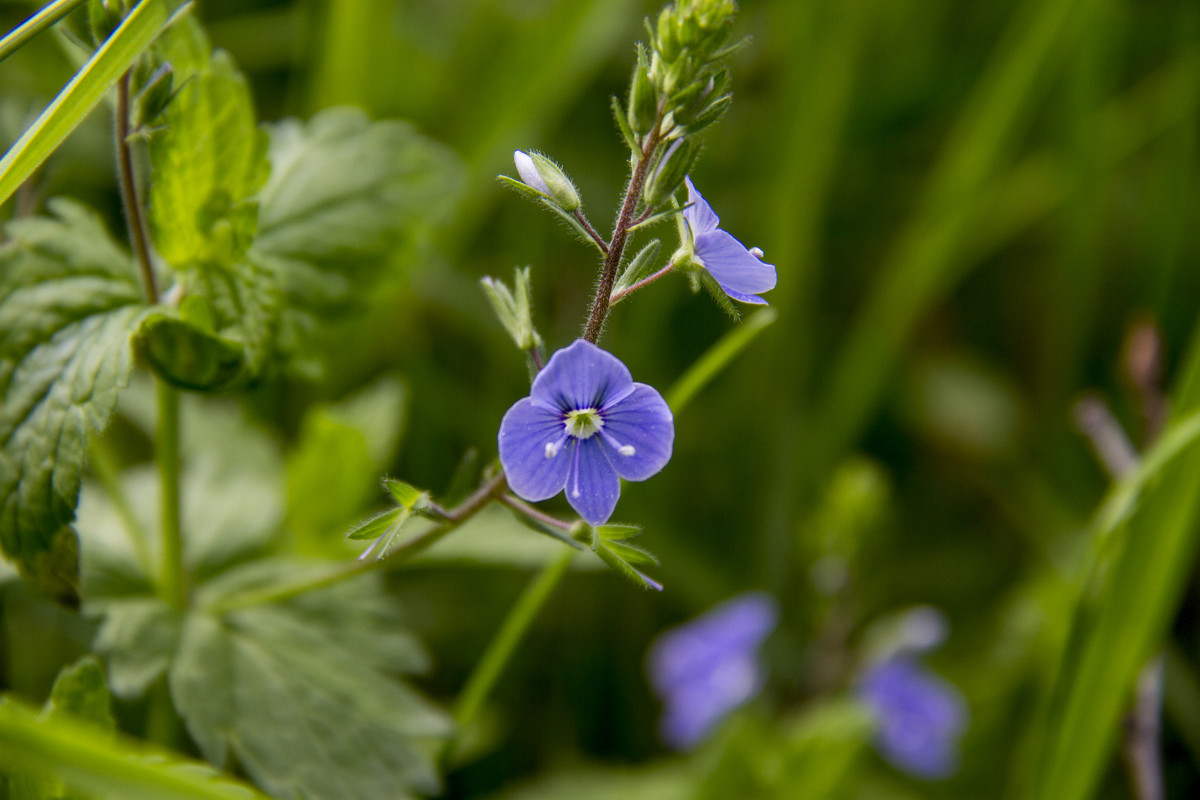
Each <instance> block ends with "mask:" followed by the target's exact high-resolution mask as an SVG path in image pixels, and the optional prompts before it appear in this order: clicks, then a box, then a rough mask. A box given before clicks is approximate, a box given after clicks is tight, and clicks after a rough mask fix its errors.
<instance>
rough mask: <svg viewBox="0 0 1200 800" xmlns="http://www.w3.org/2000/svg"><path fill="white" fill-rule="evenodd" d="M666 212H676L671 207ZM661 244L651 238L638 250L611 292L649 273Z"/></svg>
mask: <svg viewBox="0 0 1200 800" xmlns="http://www.w3.org/2000/svg"><path fill="white" fill-rule="evenodd" d="M667 213H670V214H676V213H678V212H677V211H675V210H674V209H672V210H671V211H670V212H667ZM661 246H662V242H660V241H659V240H658V239H652V240H651V241H650V242H649V243H648V244H647V245H646V246H645V247H643V248H642V249H641V250H639V251H638V254H637V255H636V256H634V257H633V259H632V260H631V261H630V262H629V264H628V265H627V266H626V267H625V269H624V270H622V271H621V274H620V276H619V277H618V278H617V282H616V284H614V285H613V290H612V293H613V294H618V293H619V292H622V291H624V290H625V289H628V288H629V287H630V286H633V285H634V284H635V283H637V282H638V281H640V280H641V279H642V278H644V277H646V276H647V275H649V274H650V268H651V267H653V266H654V259H656V258H658V251H659V249H660V248H661Z"/></svg>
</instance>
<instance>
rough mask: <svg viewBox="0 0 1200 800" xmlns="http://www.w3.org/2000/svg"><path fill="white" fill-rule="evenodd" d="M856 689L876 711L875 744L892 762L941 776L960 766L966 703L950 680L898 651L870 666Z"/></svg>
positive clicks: (912, 770)
mask: <svg viewBox="0 0 1200 800" xmlns="http://www.w3.org/2000/svg"><path fill="white" fill-rule="evenodd" d="M858 695H859V697H860V698H862V700H863V702H864V703H866V705H867V707H868V708H870V709H871V711H872V713H873V714H874V715H875V718H876V722H877V725H878V728H877V731H876V739H875V746H876V748H877V749H878V750H879V753H880V755H882V756H883V757H884V758H886V759H887V760H888V761H889V762H891V764H892V765H893V766H895V767H896V768H898V769H900V770H903V771H904V772H907V773H909V774H910V775H913V776H915V777H918V778H945V777H948V776H950V775H951V774H953V773H954V771H955V770H956V769H957V768H958V740H959V738H960V737H961V736H962V733H963V729H964V728H966V725H967V704H966V701H965V700H963V698H962V695H961V694H960V693H959V691H958V689H956V688H955V687H954V686H953V685H952V684H950V683H948V682H947V681H945V680H943V679H942V678H940V677H939V676H937V675H935V674H934V673H933V672H930V671H929V670H928V669H926V668H925V667H924V666H922V665H921V664H920V663H919V662H918V661H916V660H915V659H914V658H912V657H910V656H906V655H899V656H894V657H892V658H889V659H887V660H885V661H882V662H880V663H879V664H876V665H875V666H873V667H872V668H871V669H870V670H869V671H868V672H867V673H866V675H865V676H864V677H863V679H862V681H861V683H860V684H859V686H858Z"/></svg>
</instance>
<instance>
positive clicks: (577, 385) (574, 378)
mask: <svg viewBox="0 0 1200 800" xmlns="http://www.w3.org/2000/svg"><path fill="white" fill-rule="evenodd" d="M632 391H633V376H632V375H630V374H629V369H628V368H627V367H626V366H625V365H624V364H622V363H621V361H620V359H618V358H617V357H616V356H614V355H613V354H612V353H608V352H606V351H604V350H601V349H600V348H599V347H597V346H596V345H594V344H592V343H591V342H589V341H586V340H584V339H576V340H575V342H574V343H572V344H571V345H569V346H567V347H564V348H563V349H562V350H559V351H558V352H556V353H555V354H554V355H552V356H551V357H550V361H549V362H548V363H547V364H546V366H545V368H544V369H543V370H542V371H541V372H539V373H538V376H537V377H536V378H534V381H533V388H532V389H531V390H530V392H529V396H530V398H532V400H533V401H534V403H536V404H537V405H539V406H541V407H543V408H546V409H547V410H549V409H555V410H558V411H571V410H576V409H581V408H602V407H604V406H605V405H608V404H610V403H614V402H617V401H618V400H620V399H621V398H622V397H624V396H626V395H628V394H629V393H630V392H632Z"/></svg>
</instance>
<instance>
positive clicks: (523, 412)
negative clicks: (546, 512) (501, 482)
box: [498, 397, 573, 503]
mask: <svg viewBox="0 0 1200 800" xmlns="http://www.w3.org/2000/svg"><path fill="white" fill-rule="evenodd" d="M562 436H563V423H562V418H561V417H560V416H559V414H557V413H555V412H552V411H548V410H546V409H544V408H540V407H539V406H536V405H534V404H533V402H532V401H531V400H530V399H529V398H528V397H526V398H524V399H522V400H519V401H517V403H516V405H514V406H513V407H512V408H510V409H509V410H508V413H506V414H505V415H504V419H503V420H501V421H500V435H499V437H498V440H499V444H500V463H501V464H502V465H503V466H504V474H505V475H506V476H507V477H508V485H509V487H510V488H511V489H512V490H513V491H514V492H516V493H517V494H518V495H520V496H521V497H523V498H525V499H526V500H529V501H530V502H535V503H536V502H537V501H539V500H546V499H548V498H551V497H553V496H554V495H556V494H558V493H559V492H561V491H562V488H563V486H564V485H565V484H566V482H567V473H568V472H569V471H570V468H571V450H572V449H573V448H572V447H570V446H568V445H567V444H566V443H563V444H562V446H561V447H560V448H559V450H558V454H557V455H555V456H553V457H552V458H547V457H546V444H547V443H551V442H554V443H558V442H561V440H562Z"/></svg>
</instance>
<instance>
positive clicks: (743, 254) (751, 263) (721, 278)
mask: <svg viewBox="0 0 1200 800" xmlns="http://www.w3.org/2000/svg"><path fill="white" fill-rule="evenodd" d="M696 255H697V256H699V258H700V260H701V261H702V262H704V268H705V269H707V270H708V271H709V273H711V274H712V276H713V277H714V278H716V279H717V283H719V284H721V285H722V286H725V287H728V288H730V289H732V290H733V291H735V292H739V293H741V294H744V295H753V294H758V293H759V292H765V291H768V290H770V289H774V288H775V267H774V266H773V265H771V264H766V263H764V262H763V261H762V259H760V258H758V257H757V256H754V255H752V254H751V253H750V251H749V250H747V249H746V246H745V245H744V244H742V243H741V242H739V241H738V240H737V239H735V238H733V237H732V236H730V235H729V234H728V233H726V232H725V231H721V230H717V231H712V232H711V233H706V234H704V235H703V236H698V237H696Z"/></svg>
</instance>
